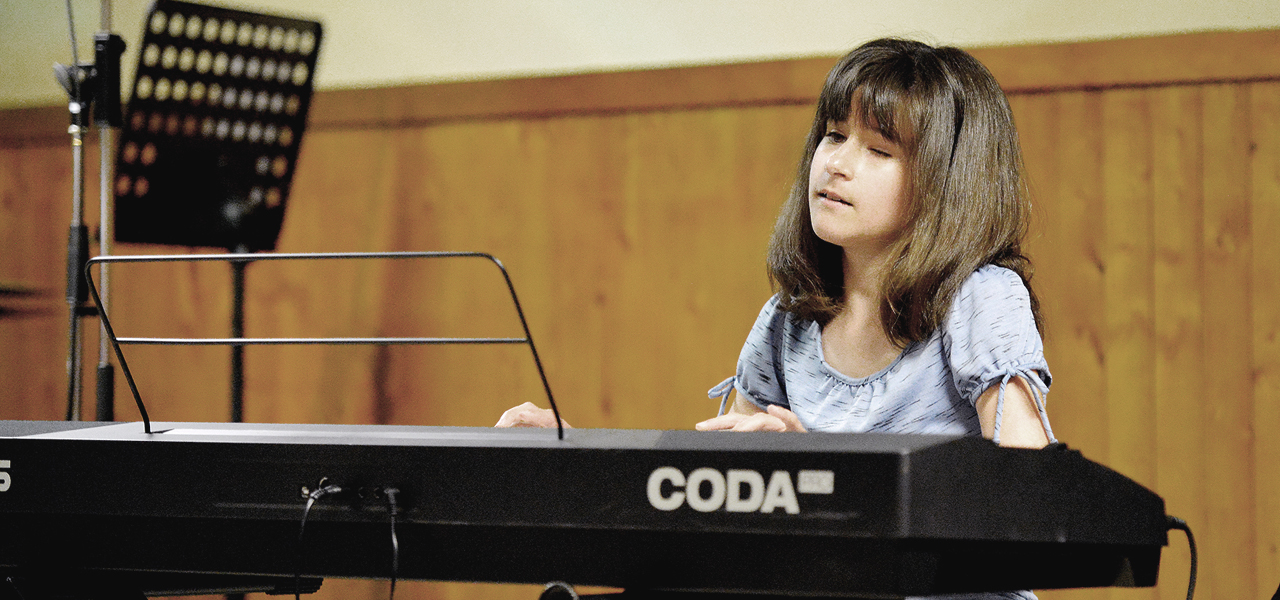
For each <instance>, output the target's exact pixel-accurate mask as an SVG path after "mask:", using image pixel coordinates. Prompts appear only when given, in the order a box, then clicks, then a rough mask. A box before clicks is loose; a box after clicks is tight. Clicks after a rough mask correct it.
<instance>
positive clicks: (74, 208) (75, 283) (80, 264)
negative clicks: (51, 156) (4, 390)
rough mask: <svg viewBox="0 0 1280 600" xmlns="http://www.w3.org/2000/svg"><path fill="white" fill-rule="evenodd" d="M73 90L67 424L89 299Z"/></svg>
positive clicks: (73, 417) (76, 413)
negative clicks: (85, 305)
mask: <svg viewBox="0 0 1280 600" xmlns="http://www.w3.org/2000/svg"><path fill="white" fill-rule="evenodd" d="M78 76H79V72H78V67H73V68H72V77H78ZM73 87H74V88H75V90H74V91H73V92H72V95H73V97H72V99H71V104H70V106H71V115H72V119H73V123H72V125H71V127H70V128H68V130H67V131H68V133H70V134H71V157H72V159H71V160H72V162H71V164H72V168H71V178H72V182H71V186H72V192H71V230H70V232H69V234H68V236H67V313H68V315H69V317H70V318H69V320H68V324H67V340H68V344H69V348H68V350H67V415H66V417H67V420H68V421H79V420H80V396H81V394H82V392H83V389H82V388H83V383H82V382H81V380H80V373H81V370H82V368H83V367H82V364H83V361H84V349H83V348H82V347H81V343H80V338H81V333H80V316H81V312H82V311H81V307H83V306H84V303H85V300H87V299H88V296H89V293H88V289H87V288H86V287H85V282H84V274H83V272H82V269H83V268H84V264H85V261H87V260H89V256H88V255H89V232H88V228H86V227H85V225H84V130H85V126H84V125H83V124H81V123H77V122H74V121H80V122H83V121H84V116H83V114H82V112H81V111H83V110H84V108H85V105H84V103H83V102H82V101H81V99H80V98H78V96H79V89H80V87H81V86H80V82H76V83H75V84H74V85H73Z"/></svg>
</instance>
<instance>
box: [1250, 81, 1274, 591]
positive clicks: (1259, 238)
mask: <svg viewBox="0 0 1280 600" xmlns="http://www.w3.org/2000/svg"><path fill="white" fill-rule="evenodd" d="M1250 92H1251V94H1250V102H1251V105H1252V108H1253V112H1252V115H1251V116H1252V122H1253V123H1252V128H1251V129H1252V134H1253V140H1252V142H1251V144H1250V148H1251V149H1252V150H1253V152H1252V155H1251V160H1250V173H1251V174H1252V178H1251V186H1250V189H1251V192H1252V197H1251V200H1252V201H1251V202H1250V208H1251V213H1250V222H1251V225H1252V230H1253V232H1254V235H1253V236H1252V238H1251V240H1252V250H1253V264H1252V272H1251V273H1250V278H1249V283H1250V290H1251V292H1252V305H1251V316H1252V321H1253V323H1252V325H1253V327H1252V329H1253V331H1252V333H1253V340H1252V349H1253V365H1252V366H1253V371H1252V373H1251V375H1252V383H1253V388H1252V390H1250V392H1251V396H1252V398H1253V422H1252V425H1253V435H1254V444H1255V446H1254V447H1255V449H1256V450H1255V454H1254V465H1253V466H1254V470H1253V481H1254V484H1255V489H1254V498H1255V503H1256V504H1255V507H1254V518H1255V521H1254V528H1255V529H1254V532H1255V535H1256V540H1255V541H1256V544H1257V547H1256V549H1255V552H1256V559H1255V560H1256V561H1257V562H1256V565H1257V573H1256V574H1255V578H1254V581H1255V582H1256V586H1257V587H1256V589H1257V590H1258V595H1259V596H1262V597H1266V592H1267V590H1269V589H1271V587H1272V586H1273V585H1280V584H1277V582H1280V519H1277V518H1275V515H1280V475H1277V474H1280V436H1276V435H1273V434H1272V433H1271V432H1273V431H1275V429H1276V427H1277V424H1280V343H1278V342H1280V300H1278V299H1280V285H1278V284H1280V236H1277V235H1274V232H1276V231H1280V84H1276V83H1266V84H1255V85H1253V86H1250Z"/></svg>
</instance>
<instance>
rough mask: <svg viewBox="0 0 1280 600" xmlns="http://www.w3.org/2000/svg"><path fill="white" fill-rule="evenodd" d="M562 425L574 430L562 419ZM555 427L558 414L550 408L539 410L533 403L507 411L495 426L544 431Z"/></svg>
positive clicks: (526, 403)
mask: <svg viewBox="0 0 1280 600" xmlns="http://www.w3.org/2000/svg"><path fill="white" fill-rule="evenodd" d="M560 423H561V424H563V425H564V428H565V429H572V427H570V426H569V423H567V422H565V420H564V419H560ZM555 426H556V414H555V413H554V412H552V411H551V409H549V408H538V407H537V405H535V404H534V403H532V402H525V403H524V404H521V405H520V406H516V407H514V408H509V409H507V412H504V413H502V417H501V418H499V419H498V423H497V424H495V425H494V427H541V428H544V429H551V428H554V427H555Z"/></svg>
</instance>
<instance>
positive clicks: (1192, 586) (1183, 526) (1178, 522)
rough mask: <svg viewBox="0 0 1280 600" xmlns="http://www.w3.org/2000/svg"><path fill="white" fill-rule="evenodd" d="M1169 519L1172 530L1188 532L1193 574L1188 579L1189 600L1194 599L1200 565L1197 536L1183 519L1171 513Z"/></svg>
mask: <svg viewBox="0 0 1280 600" xmlns="http://www.w3.org/2000/svg"><path fill="white" fill-rule="evenodd" d="M1168 519H1169V530H1170V531H1172V530H1174V529H1177V530H1180V531H1182V532H1183V533H1186V534H1187V545H1188V546H1189V547H1190V548H1191V576H1190V578H1189V579H1188V580H1187V600H1192V598H1193V597H1195V594H1196V569H1197V566H1198V565H1197V563H1198V559H1197V557H1196V537H1195V536H1194V535H1191V526H1190V525H1187V522H1186V521H1183V520H1182V519H1179V518H1178V517H1175V516H1173V515H1170V516H1169V517H1168Z"/></svg>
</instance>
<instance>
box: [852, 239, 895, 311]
mask: <svg viewBox="0 0 1280 600" xmlns="http://www.w3.org/2000/svg"><path fill="white" fill-rule="evenodd" d="M888 265H889V253H888V252H887V251H884V250H881V251H879V252H856V251H854V250H851V249H846V250H845V253H844V298H843V300H844V303H845V304H846V305H848V304H851V303H865V302H871V303H873V304H874V305H876V306H879V304H880V298H881V296H882V292H881V290H882V289H883V284H884V277H885V274H886V272H887V271H888Z"/></svg>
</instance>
